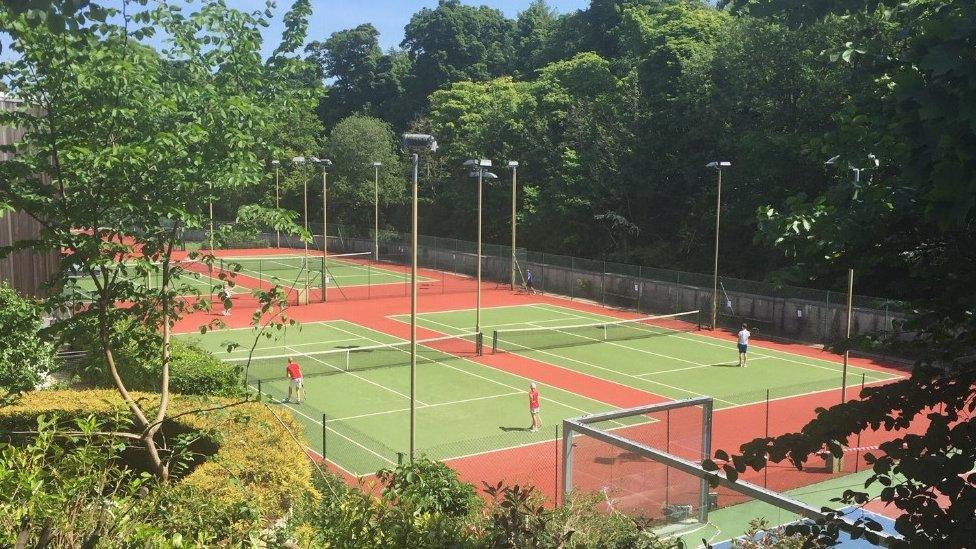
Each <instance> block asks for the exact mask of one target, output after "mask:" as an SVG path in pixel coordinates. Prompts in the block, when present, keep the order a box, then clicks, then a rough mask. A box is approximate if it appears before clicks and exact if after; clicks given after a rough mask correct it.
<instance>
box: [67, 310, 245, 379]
mask: <svg viewBox="0 0 976 549" xmlns="http://www.w3.org/2000/svg"><path fill="white" fill-rule="evenodd" d="M96 330H97V327H96V326H94V325H93V323H89V324H87V325H85V326H84V327H83V328H80V329H76V331H75V332H74V333H72V345H73V346H74V347H75V348H76V349H79V350H84V351H85V353H86V358H85V360H84V362H83V363H82V364H81V367H80V369H81V372H79V373H81V374H82V375H83V376H84V377H86V378H87V379H89V380H91V381H92V382H94V383H95V385H96V386H98V387H106V388H108V387H114V382H113V380H112V377H111V374H110V372H109V369H108V367H107V366H106V364H105V356H104V354H103V353H102V352H101V350H100V348H99V344H98V342H97V337H96V335H95V332H96ZM161 339H162V338H161V337H160V335H159V334H158V333H155V332H150V331H148V330H146V329H145V328H143V327H141V326H139V325H138V324H136V323H135V322H133V321H131V320H123V321H120V322H118V323H116V325H115V328H114V335H113V336H112V347H113V349H115V361H116V368H117V369H118V372H119V375H121V376H122V377H123V378H124V379H125V380H126V383H127V386H128V387H129V388H131V389H133V390H136V391H147V392H152V391H156V390H158V388H159V383H160V377H161V376H162V369H163V368H162V363H161V361H160V358H159V355H158V354H157V353H156V352H155V350H156V349H158V348H159V346H160V345H161ZM170 389H171V390H172V391H173V392H174V393H179V394H185V395H207V396H227V397H232V396H240V395H241V394H243V391H244V387H243V383H242V376H241V372H240V371H239V368H238V367H235V366H231V365H229V364H228V363H225V362H222V361H220V360H218V359H217V358H216V357H215V356H214V355H213V354H211V353H210V352H208V351H204V350H202V349H199V348H197V347H196V346H194V345H192V344H189V343H186V342H184V341H181V340H173V341H171V342H170Z"/></svg>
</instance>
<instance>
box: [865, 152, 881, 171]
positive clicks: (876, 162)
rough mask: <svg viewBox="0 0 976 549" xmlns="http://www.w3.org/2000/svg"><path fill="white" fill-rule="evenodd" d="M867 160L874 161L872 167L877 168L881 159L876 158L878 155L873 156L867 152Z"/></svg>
mask: <svg viewBox="0 0 976 549" xmlns="http://www.w3.org/2000/svg"><path fill="white" fill-rule="evenodd" d="M868 160H870V161H872V162H874V167H875V168H877V167H878V166H880V165H881V161H880V160H878V157H877V156H874V155H873V154H869V155H868Z"/></svg>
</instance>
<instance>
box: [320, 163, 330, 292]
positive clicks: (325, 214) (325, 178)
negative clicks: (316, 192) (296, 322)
mask: <svg viewBox="0 0 976 549" xmlns="http://www.w3.org/2000/svg"><path fill="white" fill-rule="evenodd" d="M328 197H329V172H327V171H325V169H323V170H322V301H328V299H329V283H328V281H327V280H326V279H327V278H328V277H329V229H328V227H329V225H328V222H329V207H328V206H329V198H328Z"/></svg>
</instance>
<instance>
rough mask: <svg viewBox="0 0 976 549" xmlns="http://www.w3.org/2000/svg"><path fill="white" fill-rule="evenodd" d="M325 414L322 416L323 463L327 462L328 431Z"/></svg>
mask: <svg viewBox="0 0 976 549" xmlns="http://www.w3.org/2000/svg"><path fill="white" fill-rule="evenodd" d="M325 423H326V418H325V414H322V461H325V432H326V430H327V428H326V426H325Z"/></svg>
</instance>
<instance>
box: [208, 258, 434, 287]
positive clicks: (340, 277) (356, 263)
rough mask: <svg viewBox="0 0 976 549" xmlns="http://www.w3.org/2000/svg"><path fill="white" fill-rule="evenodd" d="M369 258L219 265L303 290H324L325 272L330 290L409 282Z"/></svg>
mask: <svg viewBox="0 0 976 549" xmlns="http://www.w3.org/2000/svg"><path fill="white" fill-rule="evenodd" d="M370 255H371V254H369V253H365V254H350V255H336V256H329V258H328V260H327V261H325V262H324V263H323V261H322V256H321V255H310V256H308V257H307V258H306V257H305V256H303V255H287V256H250V257H228V258H220V262H221V263H222V264H223V265H224V268H225V269H226V270H228V271H236V272H238V273H240V274H241V275H244V276H247V277H250V278H255V279H258V280H262V281H264V280H267V281H271V282H273V283H275V284H281V285H282V286H288V287H294V288H302V287H305V286H306V284H307V286H308V287H309V288H321V287H322V275H323V271H324V273H325V274H326V275H327V277H328V278H327V279H328V281H329V288H330V289H331V288H335V289H342V288H352V287H356V286H369V285H378V284H394V283H404V282H406V281H408V280H409V279H410V273H409V272H407V271H397V270H396V269H395V268H393V267H386V266H383V267H379V266H377V265H376V264H375V263H374V262H373V261H372V260H370ZM306 275H307V276H306ZM418 280H419V281H420V282H430V281H431V279H429V278H424V277H418Z"/></svg>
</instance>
